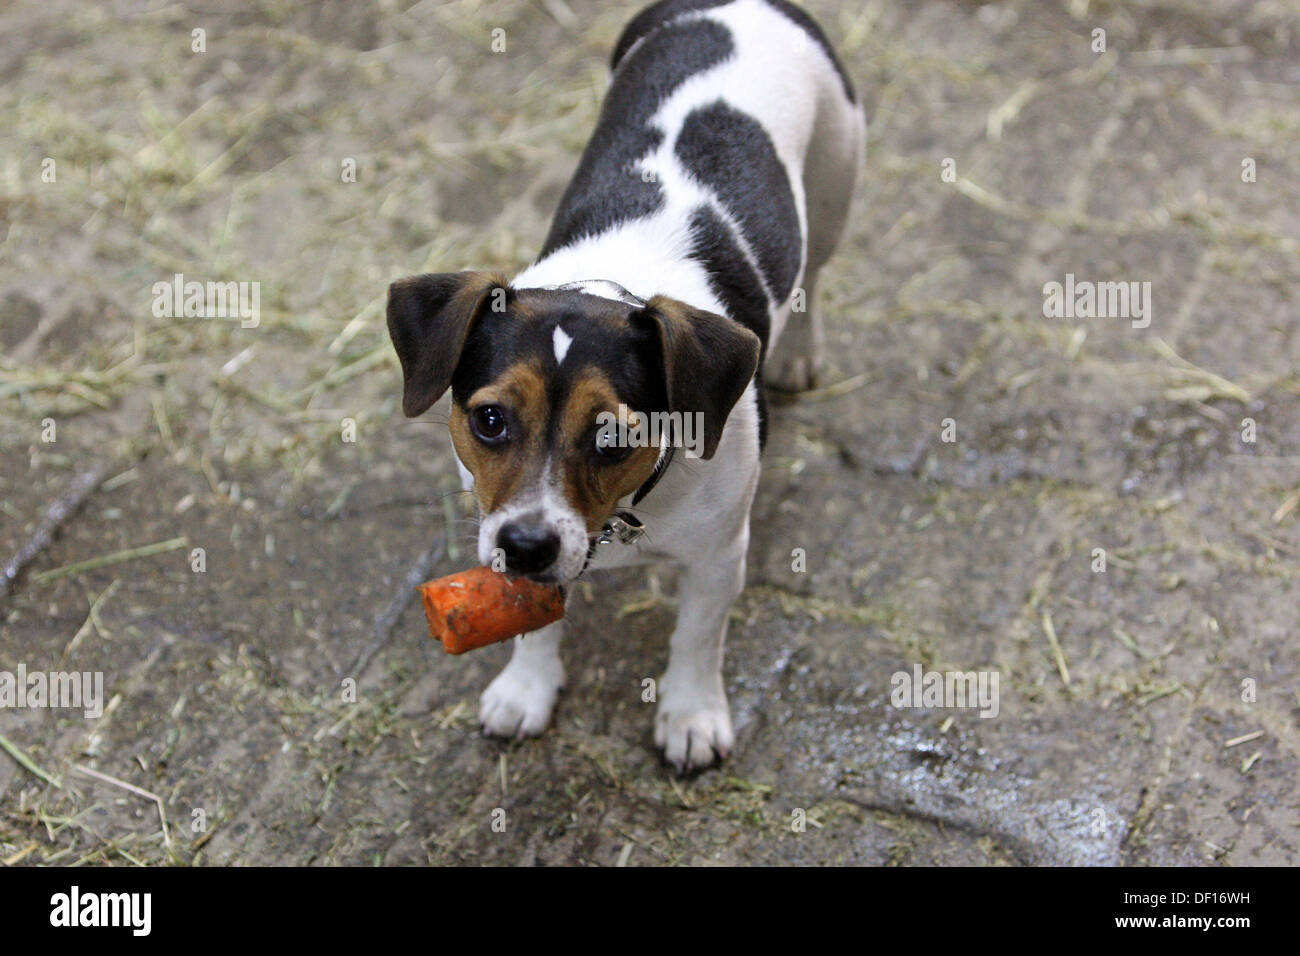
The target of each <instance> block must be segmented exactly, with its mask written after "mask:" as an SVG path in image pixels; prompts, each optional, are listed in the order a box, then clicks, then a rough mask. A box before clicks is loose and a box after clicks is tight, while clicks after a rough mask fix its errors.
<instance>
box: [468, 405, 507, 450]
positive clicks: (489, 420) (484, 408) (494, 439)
mask: <svg viewBox="0 0 1300 956" xmlns="http://www.w3.org/2000/svg"><path fill="white" fill-rule="evenodd" d="M469 428H470V431H472V432H473V433H474V437H475V438H477V439H478V440H479V441H481V442H484V443H486V444H488V445H499V444H500V443H501V442H503V441H505V439H506V432H507V429H506V413H505V412H504V411H502V410H501V406H500V405H480V406H478V408H475V409H474V410H473V411H471V412H470V413H469Z"/></svg>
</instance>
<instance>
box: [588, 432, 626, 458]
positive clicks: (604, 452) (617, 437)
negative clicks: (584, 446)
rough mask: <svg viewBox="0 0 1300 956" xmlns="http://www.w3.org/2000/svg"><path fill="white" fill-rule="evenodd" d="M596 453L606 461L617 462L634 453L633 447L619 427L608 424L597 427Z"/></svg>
mask: <svg viewBox="0 0 1300 956" xmlns="http://www.w3.org/2000/svg"><path fill="white" fill-rule="evenodd" d="M596 454H598V455H599V456H600V457H601V458H603V459H605V460H606V461H610V462H616V461H622V460H623V459H624V458H626V457H627V456H628V455H630V454H632V449H631V447H630V446H629V444H628V442H627V440H626V436H625V435H621V434H620V432H619V429H618V428H616V427H614V426H613V425H606V426H605V427H603V428H597V429H596Z"/></svg>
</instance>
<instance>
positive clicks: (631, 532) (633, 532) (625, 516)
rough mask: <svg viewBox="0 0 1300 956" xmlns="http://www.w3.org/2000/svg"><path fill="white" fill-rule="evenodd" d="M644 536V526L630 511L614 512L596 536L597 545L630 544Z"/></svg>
mask: <svg viewBox="0 0 1300 956" xmlns="http://www.w3.org/2000/svg"><path fill="white" fill-rule="evenodd" d="M643 534H645V525H643V524H642V523H641V519H640V518H638V517H637V516H636V515H634V514H632V512H630V511H616V512H614V514H613V516H612V517H610V519H609V520H608V521H606V522H605V526H604V527H603V528H601V529H600V533H599V534H598V535H597V536H596V543H597V544H610V543H612V542H614V541H617V542H618V543H619V544H631V543H632V542H634V541H636V540H637V539H638V538H639V537H641V535H643Z"/></svg>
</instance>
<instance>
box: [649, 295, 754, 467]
mask: <svg viewBox="0 0 1300 956" xmlns="http://www.w3.org/2000/svg"><path fill="white" fill-rule="evenodd" d="M632 318H633V320H634V321H639V322H652V323H654V324H655V326H656V327H657V331H658V334H659V346H660V350H661V352H662V355H663V363H664V388H665V392H666V394H667V396H668V406H669V409H668V410H669V411H670V412H681V413H682V414H683V415H687V414H693V413H695V412H699V413H701V414H702V415H703V416H704V417H703V425H704V454H703V456H702V457H704V458H712V457H713V453H714V452H715V451H717V449H718V442H719V440H721V438H722V429H723V426H725V425H726V423H727V416H728V415H730V414H731V409H732V407H733V406H734V405H735V404H736V402H737V401H738V400H739V399H740V396H741V395H743V394H745V389H746V388H748V387H749V383H750V381H751V380H752V379H753V378H754V373H755V372H756V371H757V370H758V355H759V348H760V345H759V341H758V336H757V335H755V334H754V333H753V332H751V331H749V329H747V328H745V327H744V326H743V325H741V324H740V323H739V322H733V321H732V320H731V319H728V318H725V317H724V316H721V315H718V314H716V313H714V312H706V311H704V310H703V309H695V308H692V307H691V306H689V305H687V304H686V303H684V302H678V301H677V300H676V299H670V298H668V297H667V296H663V295H657V296H655V297H654V298H652V299H651V300H650V301H649V302H647V303H646V304H645V308H643V309H639V310H637V311H636V312H634V313H633V314H632Z"/></svg>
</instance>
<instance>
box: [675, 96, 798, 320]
mask: <svg viewBox="0 0 1300 956" xmlns="http://www.w3.org/2000/svg"><path fill="white" fill-rule="evenodd" d="M676 152H677V158H678V159H679V160H681V162H682V164H683V165H684V166H685V167H686V168H687V169H688V170H689V171H690V173H691V174H692V175H693V176H694V177H695V178H696V179H697V180H699V181H700V182H701V183H703V184H704V185H705V186H707V187H709V188H710V189H711V190H713V193H714V195H716V196H717V197H718V201H719V202H720V203H721V204H722V206H723V208H724V209H726V211H727V212H728V213H729V214H730V215H731V218H732V219H734V220H735V221H736V222H737V223H738V224H739V226H740V231H741V234H742V235H743V236H744V238H745V241H746V243H748V245H749V247H750V249H752V250H753V252H754V255H755V257H756V258H757V259H758V264H759V268H760V269H762V272H763V278H764V280H765V281H766V283H767V290H768V292H770V293H771V295H772V298H773V299H774V300H775V301H777V302H784V301H785V299H786V298H787V297H788V296H789V295H790V291H791V289H792V288H793V287H794V280H795V277H796V276H797V275H798V274H799V264H800V259H801V256H802V237H801V236H800V234H799V213H798V211H797V210H796V209H795V204H794V193H793V192H792V191H791V189H790V179H789V177H788V176H786V172H785V166H784V165H782V163H781V160H780V158H779V157H778V156H777V155H776V149H775V148H774V147H773V146H772V141H771V139H769V138H768V135H767V132H766V131H765V130H764V129H763V127H762V125H761V124H760V123H759V122H758V121H757V120H755V119H753V118H751V117H749V116H747V115H746V114H744V113H742V112H740V111H739V110H735V109H732V108H731V107H730V106H728V105H727V104H725V103H723V102H721V101H719V102H717V103H714V104H713V105H712V106H704V107H700V108H699V109H696V110H692V111H691V113H690V114H689V115H688V116H687V117H686V122H684V123H683V124H682V131H681V133H680V134H679V135H678V137H677V146H676Z"/></svg>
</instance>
